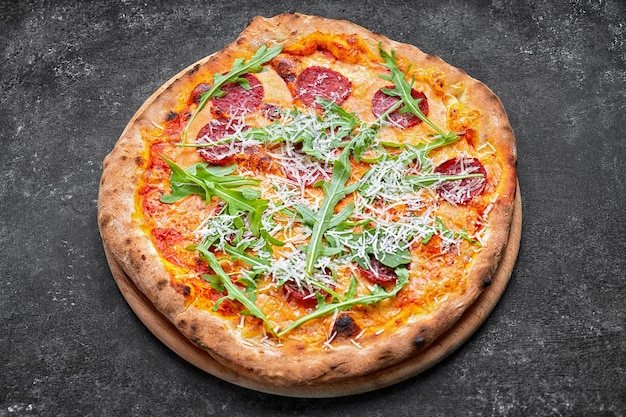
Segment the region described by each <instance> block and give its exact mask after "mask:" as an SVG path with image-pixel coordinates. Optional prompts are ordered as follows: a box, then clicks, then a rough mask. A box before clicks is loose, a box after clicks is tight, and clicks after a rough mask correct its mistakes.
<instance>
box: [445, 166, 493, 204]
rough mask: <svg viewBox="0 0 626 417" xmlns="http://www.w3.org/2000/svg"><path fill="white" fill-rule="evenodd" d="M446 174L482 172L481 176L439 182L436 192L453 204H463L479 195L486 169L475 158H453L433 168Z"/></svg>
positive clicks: (485, 180)
mask: <svg viewBox="0 0 626 417" xmlns="http://www.w3.org/2000/svg"><path fill="white" fill-rule="evenodd" d="M435 172H437V173H440V174H446V175H460V174H482V175H483V176H482V177H473V178H465V179H463V180H457V181H450V182H445V183H443V184H441V185H440V186H439V187H438V188H437V193H438V194H439V196H441V197H442V198H443V199H445V200H446V201H448V202H450V203H452V204H454V205H465V204H467V203H469V202H470V201H471V200H472V199H473V198H474V197H476V196H477V195H479V194H480V193H481V192H482V191H483V190H484V189H485V184H486V183H487V171H486V170H485V167H484V166H483V164H482V163H481V162H480V161H479V160H478V159H477V158H453V159H449V160H447V161H446V162H444V163H443V164H441V165H439V166H438V167H437V168H435Z"/></svg>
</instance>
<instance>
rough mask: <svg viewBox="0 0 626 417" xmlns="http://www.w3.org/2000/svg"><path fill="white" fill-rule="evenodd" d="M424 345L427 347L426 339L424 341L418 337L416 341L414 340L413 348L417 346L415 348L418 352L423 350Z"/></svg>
mask: <svg viewBox="0 0 626 417" xmlns="http://www.w3.org/2000/svg"><path fill="white" fill-rule="evenodd" d="M424 345H426V339H424V338H423V337H422V336H418V337H416V338H415V339H413V346H415V348H417V350H421V349H422V348H423V347H424Z"/></svg>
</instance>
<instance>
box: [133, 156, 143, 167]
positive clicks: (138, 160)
mask: <svg viewBox="0 0 626 417" xmlns="http://www.w3.org/2000/svg"><path fill="white" fill-rule="evenodd" d="M135 164H137V166H141V165H143V158H142V157H141V156H138V157H136V158H135Z"/></svg>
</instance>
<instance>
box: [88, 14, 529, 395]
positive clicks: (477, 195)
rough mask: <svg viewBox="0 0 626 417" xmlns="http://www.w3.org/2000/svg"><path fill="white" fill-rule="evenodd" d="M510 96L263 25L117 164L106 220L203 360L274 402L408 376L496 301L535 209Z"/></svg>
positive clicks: (161, 114) (173, 98)
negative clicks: (522, 196) (484, 295)
mask: <svg viewBox="0 0 626 417" xmlns="http://www.w3.org/2000/svg"><path fill="white" fill-rule="evenodd" d="M515 167H516V148H515V138H514V135H513V132H512V129H511V127H510V124H509V121H508V119H507V116H506V113H505V111H504V109H503V106H502V104H501V102H500V100H499V99H498V97H497V96H496V95H495V94H494V93H493V92H492V91H491V90H490V89H489V88H488V87H486V86H485V85H484V84H482V83H481V82H479V81H477V80H475V79H473V78H471V77H470V76H468V75H467V74H466V73H465V72H464V71H462V70H459V69H457V68H454V67H453V66H451V65H449V64H447V63H445V62H443V61H442V60H441V59H440V58H438V57H436V56H433V55H429V54H425V53H423V52H422V51H420V50H419V49H418V48H416V47H414V46H410V45H407V44H402V43H398V42H394V41H392V40H389V39H387V38H386V37H384V36H382V35H379V34H375V33H372V32H370V31H368V30H366V29H364V28H362V27H360V26H357V25H355V24H352V23H350V22H346V21H338V20H330V19H325V18H322V17H317V16H306V15H301V14H283V15H278V16H275V17H273V18H262V17H257V18H255V19H254V20H253V21H252V22H251V23H250V24H249V25H248V26H247V27H246V29H245V30H244V31H243V32H242V33H241V35H240V36H239V37H238V38H237V39H236V40H235V41H234V42H232V43H230V44H229V45H227V46H226V47H225V48H224V49H223V50H221V51H219V52H217V53H215V54H213V55H211V56H210V57H207V58H206V59H204V60H202V61H201V62H199V63H198V64H196V65H194V66H192V67H190V68H188V69H187V70H186V71H184V72H182V73H181V74H179V76H178V77H177V78H176V79H174V80H172V81H171V82H169V83H168V84H167V85H166V86H165V87H164V88H162V89H161V90H160V91H159V92H158V93H157V94H155V95H154V96H153V97H152V98H151V99H150V100H148V102H147V103H146V105H144V106H143V107H142V108H141V109H140V111H139V112H138V113H137V114H136V116H135V117H134V118H133V120H132V121H131V122H130V123H129V125H128V126H127V128H126V129H125V130H124V132H123V134H122V136H121V137H120V139H119V141H118V142H117V144H116V145H115V148H114V149H113V151H112V152H111V154H110V155H108V156H107V158H106V159H105V161H104V164H103V174H102V180H101V184H100V194H99V213H98V221H99V227H100V232H101V235H102V238H103V242H104V246H105V248H106V250H107V253H108V254H110V256H111V258H112V260H113V261H114V262H115V263H116V264H117V265H119V267H120V268H121V269H122V270H123V272H124V273H125V274H126V275H127V276H128V277H129V279H130V280H131V281H132V283H133V284H134V285H135V286H136V287H137V288H138V289H139V291H141V293H142V294H144V295H145V296H146V297H147V299H148V300H149V301H150V302H151V303H152V304H153V305H154V307H155V309H156V310H158V312H159V314H162V315H163V317H165V318H166V320H168V321H169V322H171V323H172V324H173V325H174V326H175V327H176V329H177V331H179V332H180V333H181V334H182V335H184V337H185V338H186V339H187V340H188V341H189V342H190V343H192V344H193V345H195V346H197V347H199V348H200V349H202V350H203V351H204V352H206V353H207V354H208V355H210V356H211V357H212V358H213V359H214V360H215V361H217V362H218V363H220V364H221V365H222V366H224V367H227V368H228V369H230V370H232V371H234V372H236V373H238V374H240V375H244V376H245V377H246V378H250V379H252V380H255V381H259V382H260V383H262V384H266V385H268V386H274V387H287V386H307V385H311V384H323V383H333V382H337V381H348V380H350V379H351V378H355V377H361V376H364V375H368V374H371V373H374V372H377V371H380V370H381V369H386V368H389V367H391V366H394V365H396V364H398V363H401V362H402V361H405V360H407V359H408V358H411V357H412V356H414V355H416V354H418V353H419V352H420V351H421V350H423V349H425V348H426V347H428V346H429V345H431V344H432V343H434V342H436V341H437V339H438V338H439V337H440V336H441V335H442V334H443V333H444V332H446V330H448V329H449V328H450V327H451V326H453V325H454V324H455V323H456V322H457V320H458V319H459V318H460V317H461V315H462V314H463V313H464V312H465V311H466V310H467V309H468V308H469V307H470V306H472V304H473V303H474V302H475V301H476V299H477V297H478V296H479V295H480V293H481V292H482V291H483V290H484V289H485V288H486V287H487V286H488V285H489V284H490V283H491V280H492V279H493V277H494V273H495V271H496V269H497V267H498V265H499V262H500V259H501V256H502V253H503V249H504V248H505V246H506V244H507V240H508V237H509V231H510V229H511V222H512V219H513V211H514V201H515V194H516V184H517V179H516V168H515Z"/></svg>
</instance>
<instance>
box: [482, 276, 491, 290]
mask: <svg viewBox="0 0 626 417" xmlns="http://www.w3.org/2000/svg"><path fill="white" fill-rule="evenodd" d="M490 285H491V278H489V277H485V278H483V287H485V288H486V287H488V286H490Z"/></svg>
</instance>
